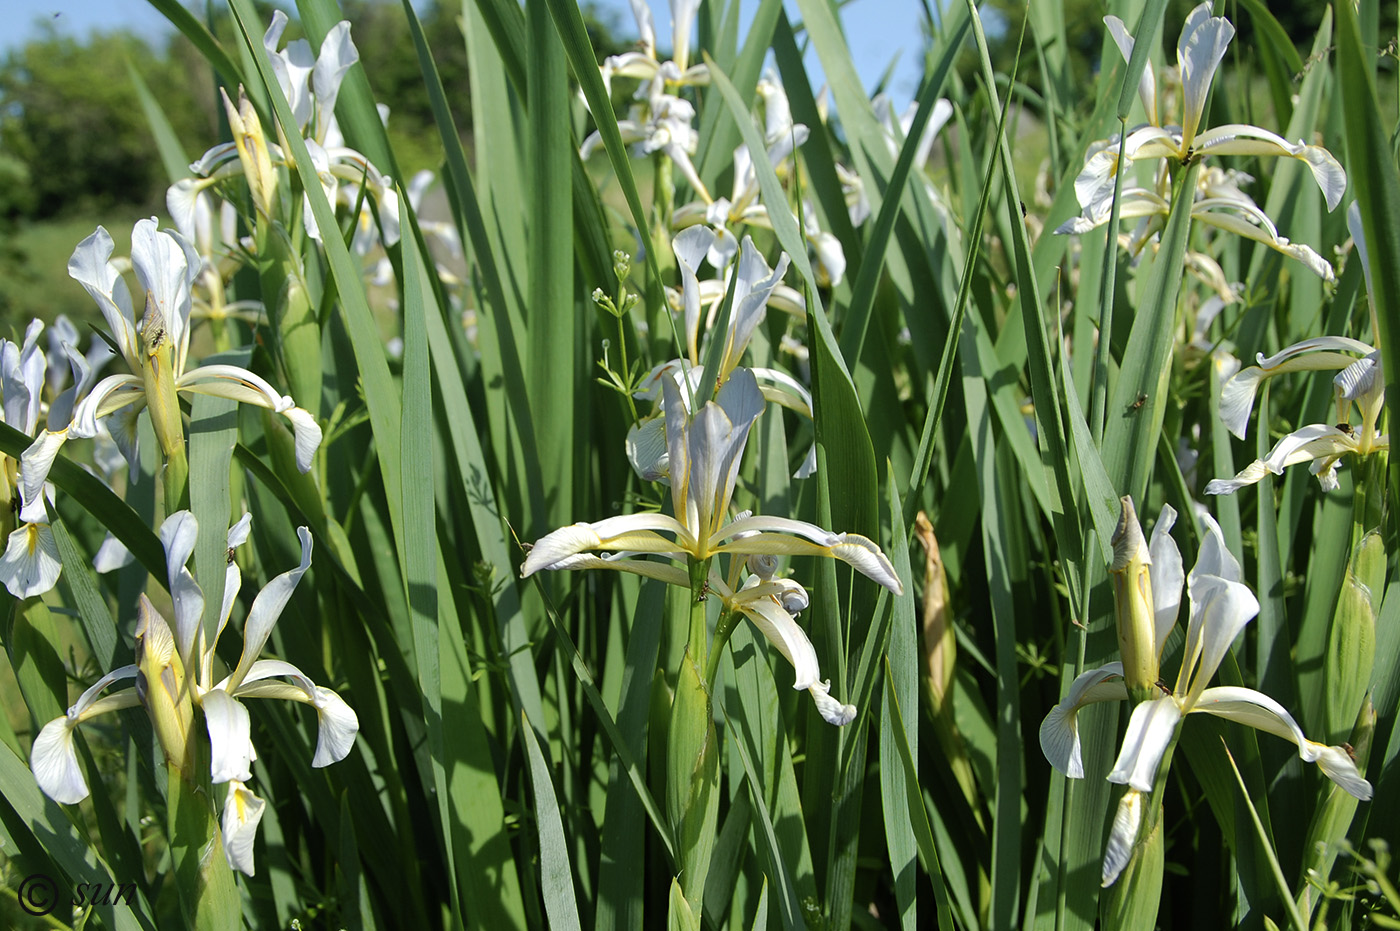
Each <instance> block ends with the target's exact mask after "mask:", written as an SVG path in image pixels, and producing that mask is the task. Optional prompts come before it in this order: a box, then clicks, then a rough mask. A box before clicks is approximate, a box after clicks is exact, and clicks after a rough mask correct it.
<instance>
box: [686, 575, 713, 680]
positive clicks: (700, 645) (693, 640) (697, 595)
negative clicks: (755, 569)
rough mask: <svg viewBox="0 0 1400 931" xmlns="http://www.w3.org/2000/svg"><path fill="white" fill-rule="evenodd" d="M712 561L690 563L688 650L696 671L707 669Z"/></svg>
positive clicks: (707, 677)
mask: <svg viewBox="0 0 1400 931" xmlns="http://www.w3.org/2000/svg"><path fill="white" fill-rule="evenodd" d="M709 578H710V560H708V559H699V560H696V559H692V560H691V561H690V633H689V638H688V640H687V649H688V651H689V653H690V661H691V662H692V663H694V664H695V668H696V669H704V668H706V659H705V657H706V655H707V652H708V651H707V650H706V648H705V642H706V640H707V639H708V638H707V636H706V635H707V634H708V630H707V629H706V628H707V627H708V625H707V624H706V623H705V600H706V598H707V597H708V596H709V592H710V586H709ZM705 678H706V683H705V684H706V685H707V686H708V685H709V679H710V676H708V675H707V676H706V677H705Z"/></svg>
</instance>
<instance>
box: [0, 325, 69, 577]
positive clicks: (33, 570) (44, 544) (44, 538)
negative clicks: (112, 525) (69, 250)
mask: <svg viewBox="0 0 1400 931" xmlns="http://www.w3.org/2000/svg"><path fill="white" fill-rule="evenodd" d="M43 329H44V324H43V321H40V320H35V321H33V322H31V323H30V324H29V328H28V330H26V331H25V334H24V343H23V344H22V345H16V344H15V343H12V342H10V341H9V340H0V391H3V393H4V409H3V419H4V421H5V423H6V424H8V425H9V426H11V427H14V428H15V429H16V430H19V431H20V432H22V433H25V434H27V435H30V436H33V435H34V431H35V429H36V428H37V427H38V424H39V414H40V406H41V402H42V394H43V391H44V386H45V383H46V378H45V376H46V374H47V370H48V357H47V356H46V355H45V353H44V351H43V349H42V348H40V346H39V345H38V342H39V334H40V333H41V332H43ZM18 466H19V463H18V462H16V461H15V460H14V459H11V458H10V457H9V456H0V470H3V474H0V483H2V484H3V486H4V497H5V499H6V500H7V501H9V502H13V501H14V496H15V494H16V492H17V491H18V486H19V472H18ZM39 498H40V500H39V502H38V504H37V505H36V507H33V508H30V509H29V511H28V513H27V515H26V516H24V517H22V518H21V523H20V525H19V526H18V527H15V529H14V530H13V531H12V532H11V533H10V535H9V539H8V541H7V542H6V546H5V553H4V555H3V556H0V581H3V582H4V583H5V587H6V588H7V589H9V591H10V594H11V595H13V596H15V597H16V598H32V597H34V596H36V595H42V594H43V593H44V592H47V591H49V590H50V589H52V588H53V587H54V586H55V585H56V584H58V576H59V573H60V571H61V570H62V569H63V563H62V562H61V561H60V560H59V558H58V546H57V544H55V542H54V538H53V530H52V528H50V527H49V523H48V517H47V514H46V513H45V510H44V506H43V500H42V499H43V494H42V490H41V493H40V496H39ZM9 526H12V527H13V526H14V524H9Z"/></svg>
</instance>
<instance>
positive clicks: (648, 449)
mask: <svg viewBox="0 0 1400 931" xmlns="http://www.w3.org/2000/svg"><path fill="white" fill-rule="evenodd" d="M626 446H627V461H628V462H630V463H631V464H632V470H633V471H634V472H636V473H637V477H638V478H640V479H641V480H642V481H644V482H657V481H660V480H662V479H664V478H666V477H667V476H668V475H669V474H670V469H669V465H670V456H669V454H668V453H667V450H666V420H665V418H663V417H660V416H654V417H648V418H647V419H646V420H643V421H642V422H641V423H637V424H633V425H632V427H631V429H629V430H628V431H627V443H626Z"/></svg>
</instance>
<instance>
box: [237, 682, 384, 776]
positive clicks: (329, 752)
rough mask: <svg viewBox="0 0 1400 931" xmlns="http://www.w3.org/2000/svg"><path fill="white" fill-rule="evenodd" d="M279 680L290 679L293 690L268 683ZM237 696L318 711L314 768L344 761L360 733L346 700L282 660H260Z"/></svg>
mask: <svg viewBox="0 0 1400 931" xmlns="http://www.w3.org/2000/svg"><path fill="white" fill-rule="evenodd" d="M276 676H286V677H287V678H289V679H291V680H292V689H291V690H290V691H287V690H283V689H280V688H278V687H277V686H278V685H280V683H273V682H269V681H268V680H270V679H272V678H274V677H276ZM237 694H238V696H239V697H241V698H291V699H293V700H296V701H301V702H305V703H306V704H309V705H311V706H312V707H313V708H315V709H316V719H317V725H318V726H317V732H316V755H315V757H314V758H313V759H312V760H311V765H312V766H317V767H320V766H329V765H330V764H332V763H337V762H339V761H340V760H343V759H345V757H346V756H347V755H348V754H349V753H350V748H351V746H353V745H354V743H355V735H356V734H358V733H359V732H360V719H359V717H357V716H356V714H355V711H354V709H353V708H351V707H350V706H349V705H348V704H346V703H345V699H343V698H341V697H340V695H338V694H337V693H336V692H335V691H334V690H332V689H328V688H326V687H325V686H320V685H317V684H316V683H314V682H312V681H311V679H310V677H308V676H307V675H306V673H304V672H302V671H301V670H300V669H298V668H297V667H295V666H293V665H292V664H291V663H287V662H283V661H282V660H275V659H261V660H258V661H257V662H256V663H254V664H253V665H252V666H251V667H250V668H249V670H248V675H247V677H245V678H244V680H243V684H242V685H240V686H239V687H238V689H237Z"/></svg>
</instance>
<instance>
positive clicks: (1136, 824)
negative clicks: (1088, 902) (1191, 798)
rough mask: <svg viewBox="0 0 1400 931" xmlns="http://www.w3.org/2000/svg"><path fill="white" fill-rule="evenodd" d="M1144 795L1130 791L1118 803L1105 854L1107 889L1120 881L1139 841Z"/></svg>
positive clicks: (1105, 883)
mask: <svg viewBox="0 0 1400 931" xmlns="http://www.w3.org/2000/svg"><path fill="white" fill-rule="evenodd" d="M1145 804H1146V803H1145V802H1144V801H1143V798H1142V793H1141V792H1139V791H1138V790H1137V789H1129V790H1128V791H1127V792H1125V793H1123V798H1122V800H1121V801H1120V802H1119V803H1118V813H1117V814H1115V815H1114V816H1113V830H1112V831H1110V832H1109V835H1108V846H1107V847H1106V848H1105V849H1104V853H1103V873H1102V877H1103V878H1102V882H1101V883H1100V885H1102V887H1103V888H1105V889H1107V888H1108V887H1109V886H1111V885H1113V884H1114V883H1115V882H1117V881H1118V877H1119V876H1120V875H1122V873H1123V868H1124V867H1125V866H1127V865H1128V860H1129V858H1130V857H1132V854H1133V844H1134V843H1136V841H1137V835H1138V830H1139V828H1141V827H1142V809H1143V807H1144V806H1145Z"/></svg>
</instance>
